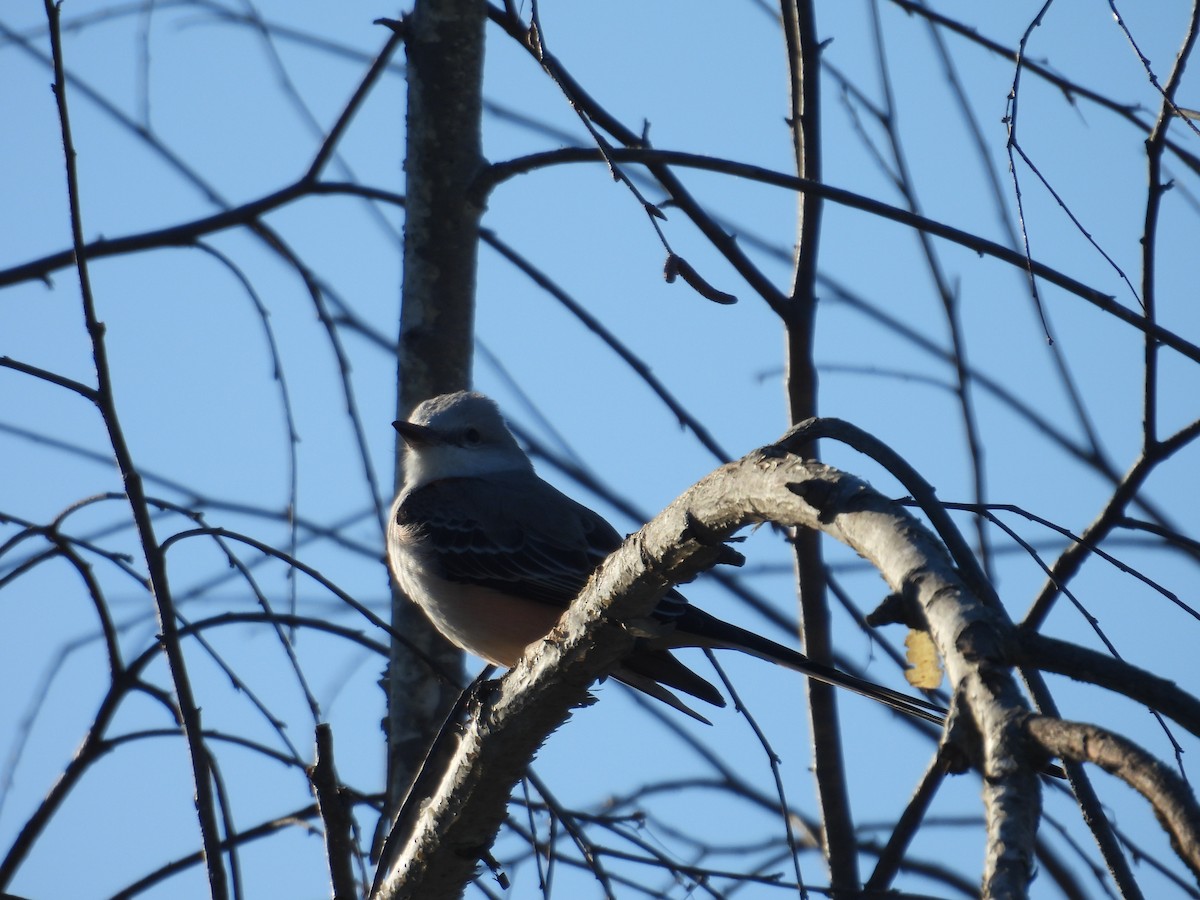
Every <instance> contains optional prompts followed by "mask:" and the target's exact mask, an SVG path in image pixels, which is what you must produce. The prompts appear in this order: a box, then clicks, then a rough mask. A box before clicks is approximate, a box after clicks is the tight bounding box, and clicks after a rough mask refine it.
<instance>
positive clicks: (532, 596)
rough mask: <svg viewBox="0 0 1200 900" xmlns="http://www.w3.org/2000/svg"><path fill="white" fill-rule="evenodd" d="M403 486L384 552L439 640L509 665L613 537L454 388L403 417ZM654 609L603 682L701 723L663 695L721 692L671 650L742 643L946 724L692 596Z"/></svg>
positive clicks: (494, 411)
mask: <svg viewBox="0 0 1200 900" xmlns="http://www.w3.org/2000/svg"><path fill="white" fill-rule="evenodd" d="M393 425H394V426H395V428H396V430H397V431H398V432H399V433H400V436H401V437H402V438H403V439H404V443H405V444H406V446H407V455H406V457H405V462H404V486H403V487H402V488H401V490H400V493H399V495H398V496H397V497H396V501H395V503H394V504H393V505H392V510H391V517H390V519H389V521H388V534H387V551H388V561H389V563H390V565H391V569H392V573H393V575H394V576H395V578H396V581H397V583H398V584H399V585H400V587H401V589H402V590H403V591H404V593H405V594H407V595H408V597H410V598H411V599H412V600H414V601H415V602H416V603H418V604H420V606H421V608H422V609H423V610H424V611H425V614H426V615H427V616H429V619H430V621H431V622H432V623H433V624H434V626H435V627H436V628H437V629H438V631H440V632H441V633H442V634H443V635H444V636H445V637H446V638H447V639H448V640H450V641H451V642H452V643H454V644H456V645H458V646H459V647H461V648H463V649H464V650H468V651H470V652H471V653H474V654H475V655H476V656H480V657H483V658H484V659H485V660H487V661H488V662H490V663H494V664H496V665H499V666H506V667H510V666H512V665H514V664H515V663H516V662H517V660H518V659H519V658H520V657H521V655H522V653H524V651H525V648H526V647H527V646H529V645H530V644H532V643H534V642H535V641H538V640H540V639H542V638H544V637H545V636H546V635H547V634H549V633H550V630H551V629H552V628H553V627H554V625H555V623H556V622H557V621H558V619H559V617H560V616H561V615H562V613H563V611H564V610H565V609H566V608H567V606H568V605H569V604H570V603H571V601H572V600H574V599H575V597H576V596H577V595H578V594H579V592H580V591H581V590H582V589H583V586H584V584H585V583H586V582H587V580H588V577H589V576H590V575H591V573H592V571H593V570H594V569H595V568H596V567H597V566H598V565H599V564H600V562H601V561H602V560H603V559H604V558H605V557H606V556H608V555H609V554H610V553H611V552H612V551H613V550H615V549H616V548H617V547H618V546H620V544H621V541H622V538H621V535H620V534H618V533H617V531H616V529H614V528H613V527H612V526H611V525H610V524H609V523H608V522H607V521H605V520H604V519H603V518H602V517H601V516H600V515H599V514H597V513H595V512H593V511H592V510H590V509H588V508H587V507H586V506H583V505H582V504H580V503H576V502H575V501H574V500H572V499H571V498H570V497H568V496H567V495H566V494H563V493H562V492H561V491H559V490H558V489H557V488H555V487H553V486H552V485H550V484H548V483H547V482H545V481H543V480H542V479H541V478H539V477H538V476H537V474H536V473H535V472H534V470H533V463H532V462H530V460H529V457H528V456H527V455H526V454H525V452H524V451H523V450H522V449H521V448H520V446H518V444H517V441H516V439H515V438H514V437H513V435H512V432H510V431H509V430H508V426H507V425H505V423H504V419H503V418H502V417H501V415H500V410H499V408H498V407H497V406H496V404H495V402H494V401H492V400H490V399H489V398H487V397H485V396H484V395H482V394H477V393H471V392H467V391H460V392H458V393H454V394H443V395H441V396H439V397H434V398H432V399H430V400H426V401H425V402H424V403H422V404H420V405H419V406H418V407H417V408H416V409H415V410H413V413H412V416H411V417H410V419H409V420H408V421H407V422H399V421H398V422H394V423H393ZM654 616H655V617H656V618H657V619H659V620H661V621H662V622H663V623H664V624H665V625H667V626H668V627H665V628H664V629H663V632H662V636H661V637H656V638H653V639H647V638H643V639H640V640H639V641H638V645H637V647H636V649H635V650H634V651H633V652H632V653H631V654H630V655H629V656H627V657H626V658H625V660H624V661H623V662H622V663H621V666H620V667H619V668H618V669H617V670H616V671H614V672H613V673H612V677H614V678H616V679H617V680H619V681H623V682H624V683H625V684H628V685H630V686H631V687H634V688H637V689H638V690H640V691H644V692H645V693H647V694H649V695H650V696H652V697H656V698H658V699H659V700H662V701H664V702H665V703H668V704H669V705H671V706H673V707H675V708H676V709H678V710H680V711H682V712H684V713H687V714H688V715H691V716H693V717H695V718H697V719H699V720H700V721H704V722H706V721H707V720H706V719H705V718H704V717H703V716H701V715H700V714H698V713H696V712H695V711H694V710H692V709H690V708H688V706H686V705H685V704H684V703H683V702H682V701H681V700H680V699H679V698H678V697H676V696H675V695H674V694H673V693H671V692H670V691H669V690H667V688H668V687H670V688H675V689H677V690H680V691H683V692H685V693H688V694H691V695H692V696H693V697H696V698H698V699H700V700H704V701H706V702H708V703H712V704H714V705H716V706H724V705H725V700H724V698H723V697H722V696H721V693H720V692H719V691H718V690H717V689H716V688H715V687H714V686H713V685H712V684H710V683H709V682H708V681H706V680H705V679H703V678H701V677H700V676H699V675H697V674H696V673H695V672H693V671H692V670H691V669H689V668H688V667H687V666H685V665H684V664H683V663H681V662H680V661H679V660H678V659H676V658H675V657H674V656H673V655H672V654H671V650H672V649H674V648H678V647H710V648H715V649H732V650H740V651H742V652H743V653H749V654H751V655H753V656H758V657H761V658H762V659H766V660H770V661H771V662H774V663H778V664H780V665H783V666H786V667H788V668H789V669H795V670H796V671H797V672H802V673H804V674H805V675H807V676H809V677H810V678H816V679H818V680H819V681H824V682H827V683H829V684H833V685H837V686H839V687H844V688H848V689H849V690H852V691H855V692H857V693H859V694H862V695H864V696H867V697H870V698H872V699H874V700H878V701H879V702H881V703H885V704H887V705H888V706H890V707H892V708H893V709H896V710H899V711H901V712H904V713H908V714H909V715H913V716H917V717H919V718H922V719H927V720H929V721H931V722H937V723H939V724H940V723H941V722H942V721H943V718H944V711H943V710H942V709H941V708H940V707H938V706H935V705H933V704H931V703H927V702H925V701H924V700H920V699H917V698H915V697H909V696H907V695H906V694H902V693H899V692H898V691H893V690H889V689H888V688H885V687H882V686H880V685H876V684H872V683H871V682H869V681H864V680H862V679H861V678H855V677H854V676H852V675H847V674H846V673H844V672H840V671H838V670H837V669H834V668H831V667H829V666H825V665H822V664H820V663H816V662H813V661H812V660H810V659H809V658H808V657H806V656H804V654H802V653H798V652H796V651H795V650H789V649H788V648H787V647H784V646H781V645H780V644H776V643H775V642H773V641H770V640H767V639H766V638H764V637H761V636H759V635H757V634H754V633H753V632H750V631H746V630H744V629H742V628H738V627H737V626H736V625H731V624H730V623H728V622H724V621H722V620H721V619H718V618H716V617H714V616H711V615H709V614H708V613H706V612H704V611H702V610H700V609H697V608H696V607H694V606H692V605H690V604H689V603H688V601H687V600H686V599H685V598H684V597H683V595H682V594H680V593H678V592H677V591H671V592H669V593H668V594H666V595H665V596H664V597H663V599H662V600H661V601H660V603H659V605H658V607H657V609H656V610H655V612H654Z"/></svg>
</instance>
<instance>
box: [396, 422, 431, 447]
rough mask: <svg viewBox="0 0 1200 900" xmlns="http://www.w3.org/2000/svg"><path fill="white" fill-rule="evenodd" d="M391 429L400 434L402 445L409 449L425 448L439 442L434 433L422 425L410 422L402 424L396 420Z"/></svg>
mask: <svg viewBox="0 0 1200 900" xmlns="http://www.w3.org/2000/svg"><path fill="white" fill-rule="evenodd" d="M392 427H393V428H395V429H396V431H398V432H399V433H400V437H402V438H404V443H406V444H407V445H408V446H410V447H426V446H428V445H430V444H436V443H437V442H438V441H439V440H440V438H439V437H438V434H437V432H436V431H434V430H433V429H432V428H426V427H425V426H424V425H414V424H413V423H412V422H403V421H400V420H399V419H397V420H396V421H395V422H393V423H392Z"/></svg>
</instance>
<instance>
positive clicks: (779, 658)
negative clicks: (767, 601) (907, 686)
mask: <svg viewBox="0 0 1200 900" xmlns="http://www.w3.org/2000/svg"><path fill="white" fill-rule="evenodd" d="M671 643H672V644H673V645H674V646H680V647H686V646H697V647H711V648H713V649H721V648H724V649H730V650H740V651H741V652H743V653H749V654H750V655H751V656H757V657H759V658H760V659H765V660H769V661H770V662H774V663H778V664H779V665H781V666H786V667H787V668H789V669H794V670H795V671H797V672H801V673H803V674H804V675H807V676H808V677H809V678H815V679H817V681H823V682H825V683H826V684H832V685H834V686H835V687H840V688H846V689H847V690H850V691H854V692H855V693H856V694H862V695H863V696H864V697H869V698H871V699H872V700H876V701H878V702H879V703H883V704H884V705H886V706H890V707H891V708H892V709H894V710H897V711H898V712H902V713H906V714H907V715H910V716H915V717H916V718H918V719H924V720H925V721H927V722H933V723H935V724H937V725H942V724H944V723H945V721H946V710H945V709H943V708H942V707H940V706H938V705H937V704H934V703H930V702H928V701H926V700H922V699H920V698H918V697H910V696H909V695H908V694H902V693H900V692H899V691H893V690H892V689H891V688H886V687H884V686H883V685H879V684H875V683H873V682H870V681H864V680H863V679H862V678H856V677H855V676H853V675H847V674H846V673H845V672H842V671H840V670H838V669H835V668H833V667H832V666H826V665H823V664H821V663H818V662H814V661H813V660H811V659H809V658H808V657H807V656H805V655H804V654H803V653H799V652H797V651H795V650H791V649H789V648H787V647H784V646H783V645H782V644H776V643H775V642H774V641H771V640H768V639H767V638H765V637H762V636H761V635H757V634H755V633H754V632H752V631H746V630H745V629H743V628H738V627H737V626H736V625H732V624H730V623H729V622H725V621H723V620H721V619H718V618H716V617H715V616H710V615H709V614H708V613H706V612H704V611H703V610H699V609H697V608H696V607H694V606H691V607H688V609H687V611H686V612H685V613H684V614H683V615H682V616H680V617H679V619H678V620H677V621H676V627H675V639H674V640H672V642H671Z"/></svg>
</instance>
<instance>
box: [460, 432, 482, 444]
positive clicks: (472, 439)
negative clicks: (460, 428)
mask: <svg viewBox="0 0 1200 900" xmlns="http://www.w3.org/2000/svg"><path fill="white" fill-rule="evenodd" d="M463 440H464V441H466V443H467V446H469V447H474V446H475V445H476V444H478V443H479V442H480V441H481V440H483V438H482V437H481V436H480V434H479V430H478V429H476V428H468V429H467V430H466V431H464V432H463Z"/></svg>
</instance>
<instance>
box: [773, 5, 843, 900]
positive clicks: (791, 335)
mask: <svg viewBox="0 0 1200 900" xmlns="http://www.w3.org/2000/svg"><path fill="white" fill-rule="evenodd" d="M780 5H781V10H782V13H783V26H784V36H785V38H786V40H787V51H788V67H789V72H790V75H791V79H790V83H791V114H790V119H791V125H792V142H793V145H794V148H795V154H796V174H797V175H799V176H800V177H802V178H809V179H812V180H813V181H819V180H820V179H821V145H820V67H821V59H820V53H821V51H820V46H819V44H818V42H817V36H816V16H815V13H814V11H813V7H812V4H811V2H809V0H782V3H781V4H780ZM796 218H797V228H796V259H795V268H794V275H793V280H792V291H791V296H790V298H789V301H788V314H787V319H786V327H787V392H788V412H789V414H790V416H791V420H792V422H793V423H796V422H800V421H802V420H804V419H807V418H809V417H811V416H815V415H817V369H816V362H815V360H814V359H813V344H814V336H815V335H814V333H815V326H816V311H817V297H816V281H817V247H818V244H819V242H820V232H821V198H820V197H819V196H817V195H816V194H811V193H802V194H801V195H800V198H799V205H798V208H797V216H796ZM805 452H806V453H807V454H808V455H809V456H811V457H813V458H814V459H815V458H817V447H816V445H815V444H814V445H812V446H810V447H808V448H806V449H805ZM796 537H797V540H796V581H797V585H798V587H799V593H800V622H801V629H802V631H803V635H802V636H803V639H804V649H805V652H806V653H807V654H808V655H809V656H810V657H811V658H812V659H815V660H818V661H820V662H823V663H826V664H832V662H833V658H832V656H833V654H832V638H831V635H830V630H829V606H828V603H827V599H826V585H825V563H824V560H823V558H822V554H821V536H820V535H819V534H818V533H817V532H815V531H808V530H801V531H800V532H799V533H798V534H797V536H796ZM808 694H809V710H810V714H811V717H812V718H811V726H812V732H813V753H814V760H813V763H814V771H815V773H816V781H817V798H818V801H819V803H820V806H821V819H822V822H823V823H824V827H825V831H824V841H825V847H824V850H825V858H826V861H827V863H828V865H829V874H830V883H831V884H832V885H833V888H834V890H835V896H836V895H837V892H840V891H857V890H858V888H859V886H860V882H859V875H858V850H857V847H858V841H857V838H856V835H855V833H854V821H853V819H852V818H851V816H850V798H849V794H848V791H847V786H846V777H845V765H844V762H843V759H842V742H841V731H840V729H839V727H838V711H837V703H836V700H835V698H834V689H833V688H831V687H829V686H828V685H824V684H821V683H819V682H816V681H813V680H812V679H809V680H808Z"/></svg>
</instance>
